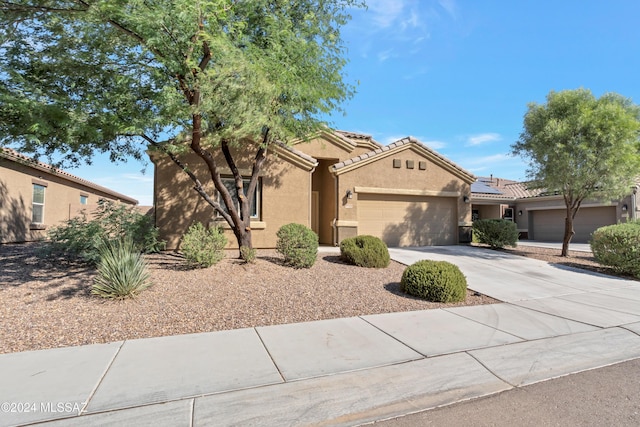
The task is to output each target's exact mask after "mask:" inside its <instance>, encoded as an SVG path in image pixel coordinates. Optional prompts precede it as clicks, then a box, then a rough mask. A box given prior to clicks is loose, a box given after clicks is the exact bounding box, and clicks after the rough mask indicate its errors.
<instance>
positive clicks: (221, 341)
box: [0, 246, 640, 426]
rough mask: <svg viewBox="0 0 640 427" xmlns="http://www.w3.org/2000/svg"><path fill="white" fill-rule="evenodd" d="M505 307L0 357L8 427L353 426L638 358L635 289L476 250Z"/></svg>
mask: <svg viewBox="0 0 640 427" xmlns="http://www.w3.org/2000/svg"><path fill="white" fill-rule="evenodd" d="M390 252H391V255H392V258H393V259H395V260H398V261H399V262H403V263H406V264H410V263H413V262H415V261H417V260H419V259H441V260H447V261H451V262H453V263H455V264H457V265H458V266H459V267H460V268H461V269H462V271H463V272H464V274H465V275H466V276H467V278H468V283H469V288H471V289H473V290H476V291H478V292H480V293H483V294H486V295H490V296H493V297H495V298H498V299H500V300H502V301H505V302H504V303H501V304H493V305H484V306H472V307H456V308H447V309H437V310H426V311H418V312H407V313H390V314H380V315H371V316H361V317H354V318H346V319H333V320H324V321H317V322H308V323H300V324H288V325H277V326H269V327H258V328H250V329H240V330H232V331H222V332H212V333H202V334H193V335H180V336H170V337H162V338H150V339H140V340H128V341H124V342H116V343H110V344H99V345H88V346H81V347H68V348H59V349H52V350H42V351H33V352H23V353H11V354H4V355H0V378H2V381H1V383H0V404H1V405H2V406H1V407H0V426H8V425H25V424H30V423H36V422H43V421H49V420H53V421H51V422H50V423H45V424H44V425H60V426H62V425H64V426H69V425H71V426H74V425H78V426H80V425H83V426H85V425H90V426H91V425H94V426H98V425H101V426H102V425H119V424H128V425H153V426H163V425H168V426H169V425H170V426H192V425H194V426H198V425H243V426H244V425H274V426H280V425H310V424H313V425H325V424H326V425H357V424H362V423H366V422H371V421H375V420H380V419H386V418H390V417H394V416H399V415H402V414H407V413H412V412H417V411H422V410H425V409H429V408H433V407H437V406H441V405H446V404H450V403H454V402H458V401H462V400H467V399H472V398H476V397H480V396H485V395H488V394H493V393H498V392H500V391H503V390H508V389H511V388H514V387H519V386H522V385H527V384H532V383H535V382H538V381H543V380H546V379H550V378H555V377H558V376H562V375H567V374H570V373H575V372H579V371H583V370H587V369H593V368H598V367H602V366H606V365H610V364H613V363H617V362H621V361H625V360H630V359H634V358H640V335H638V334H640V304H639V303H638V302H639V301H640V286H638V285H639V282H636V281H631V280H623V279H618V278H612V277H609V276H604V275H598V274H592V273H587V272H584V271H581V270H573V269H569V268H564V267H558V266H553V265H549V264H546V263H544V262H541V261H537V260H533V259H529V258H524V257H518V256H513V255H508V254H504V253H501V252H495V251H490V250H486V249H481V248H474V247H465V246H452V247H434V248H413V249H391V250H390Z"/></svg>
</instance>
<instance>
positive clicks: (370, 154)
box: [331, 136, 473, 178]
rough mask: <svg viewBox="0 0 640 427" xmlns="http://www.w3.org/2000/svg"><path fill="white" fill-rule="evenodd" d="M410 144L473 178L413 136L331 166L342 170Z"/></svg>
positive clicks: (335, 169) (469, 173)
mask: <svg viewBox="0 0 640 427" xmlns="http://www.w3.org/2000/svg"><path fill="white" fill-rule="evenodd" d="M410 144H414V145H417V146H419V147H421V148H423V149H424V150H426V151H428V152H429V153H430V154H432V155H433V156H435V157H436V158H438V159H439V160H440V161H442V162H443V163H445V164H447V165H449V166H451V167H452V168H454V169H455V170H457V171H459V172H461V173H462V174H464V175H468V176H469V177H471V178H473V174H471V172H468V171H466V170H465V169H463V168H461V167H460V166H458V165H456V164H455V163H453V162H452V161H451V160H449V159H447V158H446V157H444V156H442V155H441V154H439V153H437V152H436V151H434V150H432V149H431V148H429V147H427V146H426V145H424V144H423V143H421V142H420V141H418V140H417V139H416V138H414V137H413V136H407V137H405V138H402V139H399V140H397V141H395V142H393V143H391V144H389V145H385V146H382V147H380V148H378V149H377V150H373V151H369V152H367V153H364V154H361V155H359V156H356V157H352V158H350V159H348V160H344V161H342V162H339V163H336V164H334V165H333V166H331V168H332V169H333V170H334V171H337V170H340V169H342V168H344V167H346V166H349V165H352V164H354V163H358V162H361V161H363V160H366V159H370V158H372V157H376V156H379V155H381V154H383V153H386V152H388V151H389V150H393V149H394V148H397V147H401V146H404V145H410Z"/></svg>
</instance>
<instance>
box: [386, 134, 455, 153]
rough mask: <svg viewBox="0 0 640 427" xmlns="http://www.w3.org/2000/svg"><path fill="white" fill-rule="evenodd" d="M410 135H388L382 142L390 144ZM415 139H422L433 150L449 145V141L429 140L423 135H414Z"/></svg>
mask: <svg viewBox="0 0 640 427" xmlns="http://www.w3.org/2000/svg"><path fill="white" fill-rule="evenodd" d="M408 136H409V135H403V136H397V135H392V136H388V137H386V138H384V139H383V140H382V144H383V145H389V144H392V143H394V142H396V141H397V140H399V139H402V138H406V137H408ZM414 138H415V139H417V140H418V141H420V142H421V143H422V144H424V145H426V146H427V147H429V148H431V149H433V150H440V149H441V148H444V147H446V146H447V143H446V142H444V141H437V140H429V139H428V138H425V137H422V136H414Z"/></svg>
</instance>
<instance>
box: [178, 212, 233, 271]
mask: <svg viewBox="0 0 640 427" xmlns="http://www.w3.org/2000/svg"><path fill="white" fill-rule="evenodd" d="M225 246H227V237H226V236H225V235H224V232H223V230H222V229H221V228H219V227H213V228H210V229H208V230H207V229H206V228H205V227H204V225H202V223H200V222H197V223H195V224H193V225H191V227H189V230H187V232H186V234H185V235H184V236H182V242H181V243H180V250H181V251H182V253H183V255H184V257H185V258H186V259H187V262H188V263H189V264H190V265H191V266H193V267H200V268H207V267H211V266H212V265H214V264H217V263H218V262H220V261H221V260H222V259H223V258H224V248H225Z"/></svg>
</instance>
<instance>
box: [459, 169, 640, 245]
mask: <svg viewBox="0 0 640 427" xmlns="http://www.w3.org/2000/svg"><path fill="white" fill-rule="evenodd" d="M637 189H638V187H637V186H636V187H634V188H632V189H630V191H629V195H628V196H626V197H624V198H623V199H622V200H611V201H606V202H602V201H596V200H587V201H585V202H584V203H583V204H582V206H581V207H580V210H579V211H578V214H577V215H576V218H575V221H574V224H573V228H574V230H575V232H576V234H575V235H574V236H573V239H572V242H576V243H587V242H589V239H590V238H591V233H593V232H594V231H595V230H596V229H598V228H600V227H603V226H605V225H611V224H617V223H619V222H625V221H627V220H633V219H637V218H638V217H639V216H640V207H639V202H640V200H639V199H638V194H637V193H638V191H637ZM471 192H472V193H471V202H472V215H473V219H474V220H475V219H486V218H504V219H508V220H511V221H514V222H515V223H516V225H517V227H518V231H519V232H520V238H521V239H530V240H538V241H550V242H561V241H562V238H563V236H564V218H565V216H566V210H565V209H566V208H565V205H564V200H563V198H562V196H561V195H559V194H557V193H550V192H546V191H544V190H540V189H530V188H528V186H527V183H526V182H517V181H512V180H507V179H502V178H494V177H493V176H491V177H481V178H478V180H477V181H476V182H475V183H473V184H472V186H471Z"/></svg>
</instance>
